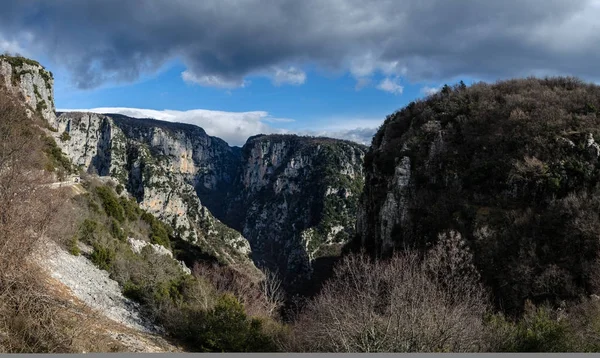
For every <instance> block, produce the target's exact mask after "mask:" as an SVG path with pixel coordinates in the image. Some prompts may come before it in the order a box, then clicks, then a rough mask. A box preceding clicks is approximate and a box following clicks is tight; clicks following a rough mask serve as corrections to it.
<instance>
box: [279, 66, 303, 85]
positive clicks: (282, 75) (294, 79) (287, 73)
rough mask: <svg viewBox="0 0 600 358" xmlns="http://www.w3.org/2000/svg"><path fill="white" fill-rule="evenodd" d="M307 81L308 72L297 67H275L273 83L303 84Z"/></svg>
mask: <svg viewBox="0 0 600 358" xmlns="http://www.w3.org/2000/svg"><path fill="white" fill-rule="evenodd" d="M304 82H306V73H304V71H302V70H299V69H297V68H296V67H293V66H292V67H289V68H288V69H285V70H284V69H281V68H275V70H274V74H273V84H275V85H276V86H281V85H282V84H290V85H301V84H304Z"/></svg>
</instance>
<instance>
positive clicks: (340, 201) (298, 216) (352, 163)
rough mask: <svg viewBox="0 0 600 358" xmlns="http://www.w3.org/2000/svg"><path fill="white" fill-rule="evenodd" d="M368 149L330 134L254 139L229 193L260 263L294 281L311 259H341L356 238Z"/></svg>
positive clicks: (230, 218)
mask: <svg viewBox="0 0 600 358" xmlns="http://www.w3.org/2000/svg"><path fill="white" fill-rule="evenodd" d="M365 151H366V147H363V146H361V145H358V144H355V143H351V142H344V141H339V140H333V139H327V138H306V137H297V136H290V135H269V136H264V135H263V136H256V137H252V138H250V139H249V140H248V141H247V143H246V144H245V145H244V147H243V148H242V158H241V163H242V164H241V168H240V171H239V173H238V179H237V181H236V183H235V185H234V187H233V188H234V189H233V191H232V193H231V194H230V200H229V206H228V209H227V220H226V221H227V222H228V223H230V224H231V225H232V226H233V227H235V228H236V229H238V230H240V231H242V233H243V234H244V236H245V237H246V238H248V240H249V241H250V244H251V246H252V251H253V254H254V259H255V262H257V263H258V265H259V266H262V267H266V268H268V269H270V270H274V271H278V272H279V273H280V274H281V276H282V277H283V278H284V282H285V283H286V284H289V285H290V286H293V285H295V284H300V283H302V281H303V280H305V279H307V278H309V277H310V276H311V273H312V268H311V262H312V261H313V260H314V259H315V258H317V257H321V256H337V255H339V253H340V249H341V247H342V245H343V244H345V243H346V242H348V240H349V239H350V238H351V237H353V236H354V228H355V218H356V213H357V206H358V199H359V196H360V193H361V191H362V185H363V172H362V161H363V157H364V154H365Z"/></svg>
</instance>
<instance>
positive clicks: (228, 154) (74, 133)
mask: <svg viewBox="0 0 600 358" xmlns="http://www.w3.org/2000/svg"><path fill="white" fill-rule="evenodd" d="M56 129H57V132H56V133H55V136H56V140H57V143H58V145H59V146H60V147H61V148H62V149H63V151H64V152H65V153H66V154H67V155H68V156H69V158H71V160H72V161H73V163H74V164H75V165H78V166H80V167H81V168H82V169H84V170H85V171H89V172H94V173H97V174H98V175H100V176H111V177H114V178H116V179H117V180H118V181H119V182H120V183H121V184H122V185H123V186H124V187H125V188H126V189H127V190H128V191H129V192H130V193H132V194H133V195H134V196H135V197H136V198H137V200H138V202H139V204H140V207H142V208H143V209H145V210H147V211H149V212H150V213H152V214H154V215H155V216H157V217H159V218H160V219H162V220H164V221H165V222H167V223H169V224H171V226H172V227H173V228H174V229H175V230H176V232H177V233H178V234H179V235H180V236H181V237H182V238H184V239H186V240H188V241H190V242H192V243H195V244H197V245H199V246H200V247H202V248H203V249H204V250H205V251H207V253H209V254H211V255H214V256H215V257H217V258H218V259H219V260H221V261H222V262H223V263H226V264H244V265H251V261H250V258H249V255H250V246H249V244H248V242H247V240H246V239H245V238H244V237H243V236H242V235H241V234H239V233H238V232H236V231H235V230H232V229H230V228H229V227H227V226H225V225H224V224H222V223H221V222H220V221H219V220H217V219H216V218H215V217H214V216H213V215H212V214H211V213H210V212H209V210H208V209H207V208H206V207H205V206H204V205H202V203H201V201H200V199H199V198H198V196H197V194H196V189H195V188H196V187H199V188H200V189H201V190H206V191H211V190H212V191H217V190H218V189H219V187H220V185H223V184H222V183H226V182H228V181H231V180H232V178H231V175H232V173H231V170H232V169H233V168H230V167H229V166H228V165H227V163H229V162H233V161H234V160H235V157H234V154H233V153H232V151H231V149H230V148H229V147H228V146H227V144H226V143H225V142H223V141H222V140H220V139H218V138H213V137H209V136H208V135H206V133H205V132H204V131H203V130H202V129H200V128H198V127H194V126H188V125H180V124H170V123H165V122H158V121H152V120H139V119H133V118H127V117H123V116H110V117H109V116H105V115H100V114H92V113H63V114H60V115H59V116H58V117H57V119H56ZM220 164H223V165H220Z"/></svg>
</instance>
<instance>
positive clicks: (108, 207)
mask: <svg viewBox="0 0 600 358" xmlns="http://www.w3.org/2000/svg"><path fill="white" fill-rule="evenodd" d="M96 194H97V195H98V197H99V198H100V200H101V201H102V207H103V208H104V211H105V212H106V214H107V215H108V216H110V217H113V218H115V219H117V221H119V222H123V221H125V213H124V212H123V207H122V206H121V204H120V203H119V200H118V199H117V196H116V195H115V194H114V192H113V191H112V190H111V189H110V188H109V187H106V186H99V187H96Z"/></svg>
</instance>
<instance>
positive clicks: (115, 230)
mask: <svg viewBox="0 0 600 358" xmlns="http://www.w3.org/2000/svg"><path fill="white" fill-rule="evenodd" d="M110 234H111V235H112V237H114V238H115V239H117V240H119V241H125V240H126V239H127V237H126V234H125V231H124V230H123V229H122V228H121V225H120V224H119V222H117V221H116V220H115V219H112V220H111V224H110Z"/></svg>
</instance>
